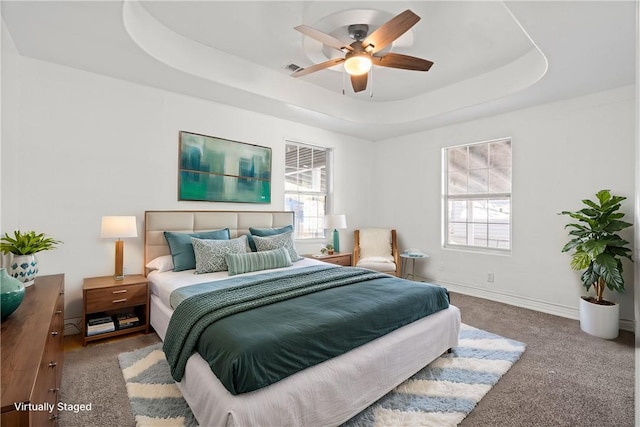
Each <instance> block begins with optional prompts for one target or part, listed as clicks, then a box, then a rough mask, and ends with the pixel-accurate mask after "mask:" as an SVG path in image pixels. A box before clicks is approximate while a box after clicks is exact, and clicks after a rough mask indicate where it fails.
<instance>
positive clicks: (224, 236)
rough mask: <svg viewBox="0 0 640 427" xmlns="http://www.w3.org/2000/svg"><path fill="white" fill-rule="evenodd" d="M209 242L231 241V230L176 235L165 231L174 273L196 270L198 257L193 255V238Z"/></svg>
mask: <svg viewBox="0 0 640 427" xmlns="http://www.w3.org/2000/svg"><path fill="white" fill-rule="evenodd" d="M192 237H195V238H197V239H208V240H229V237H230V235H229V229H228V228H224V229H222V230H214V231H200V232H197V233H176V232H174V231H165V232H164V238H165V239H167V243H168V244H169V250H170V251H171V257H172V258H173V271H183V270H193V269H194V268H196V257H195V255H194V254H193V245H192V244H191V238H192Z"/></svg>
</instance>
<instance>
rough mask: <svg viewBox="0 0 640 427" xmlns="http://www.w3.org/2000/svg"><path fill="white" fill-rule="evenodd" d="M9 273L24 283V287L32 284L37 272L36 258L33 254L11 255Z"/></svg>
mask: <svg viewBox="0 0 640 427" xmlns="http://www.w3.org/2000/svg"><path fill="white" fill-rule="evenodd" d="M9 267H10V268H9V274H10V275H11V277H15V278H16V279H18V280H20V281H21V282H22V283H24V286H25V287H28V286H31V285H33V281H34V280H35V279H36V275H37V274H38V260H37V259H36V256H35V255H13V257H12V260H11V265H10V266H9Z"/></svg>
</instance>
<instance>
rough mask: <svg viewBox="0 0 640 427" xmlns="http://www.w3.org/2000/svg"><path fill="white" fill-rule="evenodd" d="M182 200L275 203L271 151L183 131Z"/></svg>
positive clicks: (180, 184)
mask: <svg viewBox="0 0 640 427" xmlns="http://www.w3.org/2000/svg"><path fill="white" fill-rule="evenodd" d="M178 200H192V201H193V200H196V201H208V202H238V203H271V148H269V147H261V146H259V145H253V144H247V143H244V142H238V141H231V140H228V139H222V138H216V137H213V136H206V135H199V134H196V133H191V132H185V131H181V132H180V171H179V174H178Z"/></svg>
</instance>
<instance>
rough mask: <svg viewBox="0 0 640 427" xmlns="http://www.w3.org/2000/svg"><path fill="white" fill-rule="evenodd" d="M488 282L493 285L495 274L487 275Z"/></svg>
mask: <svg viewBox="0 0 640 427" xmlns="http://www.w3.org/2000/svg"><path fill="white" fill-rule="evenodd" d="M487 282H489V283H493V273H487Z"/></svg>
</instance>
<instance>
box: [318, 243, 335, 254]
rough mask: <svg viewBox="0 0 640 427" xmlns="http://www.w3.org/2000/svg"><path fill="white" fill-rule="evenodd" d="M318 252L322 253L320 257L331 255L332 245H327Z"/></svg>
mask: <svg viewBox="0 0 640 427" xmlns="http://www.w3.org/2000/svg"><path fill="white" fill-rule="evenodd" d="M320 252H321V253H322V255H325V254H327V255H333V245H331V244H329V245H327V246H325V247H324V248H322V249H320Z"/></svg>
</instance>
